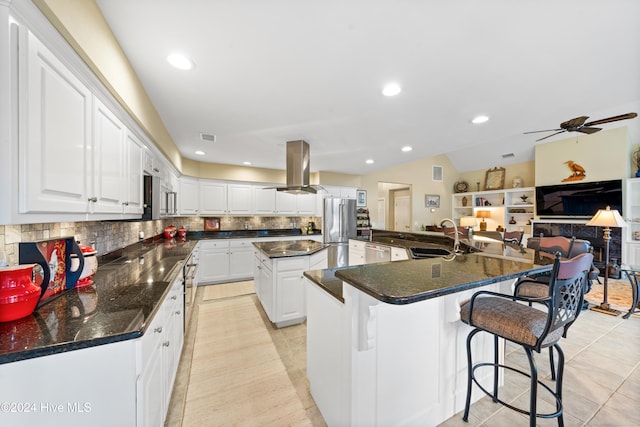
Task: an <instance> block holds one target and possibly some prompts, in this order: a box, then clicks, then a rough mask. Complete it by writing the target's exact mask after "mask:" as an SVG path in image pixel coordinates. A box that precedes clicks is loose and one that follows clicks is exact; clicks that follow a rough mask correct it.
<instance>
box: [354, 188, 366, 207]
mask: <svg viewBox="0 0 640 427" xmlns="http://www.w3.org/2000/svg"><path fill="white" fill-rule="evenodd" d="M356 206H367V190H357V191H356Z"/></svg>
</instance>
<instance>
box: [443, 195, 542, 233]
mask: <svg viewBox="0 0 640 427" xmlns="http://www.w3.org/2000/svg"><path fill="white" fill-rule="evenodd" d="M522 196H526V198H524V199H523V198H522ZM535 197H536V194H535V188H534V187H525V188H509V189H504V190H490V191H475V192H469V193H456V194H453V196H452V204H451V205H452V209H453V212H452V218H453V219H454V220H456V222H457V223H458V224H459V223H460V218H462V217H466V216H473V217H475V216H476V213H477V211H479V210H487V211H489V212H490V217H489V218H487V219H490V220H491V221H490V224H488V227H487V230H489V231H492V230H495V228H496V227H497V226H498V225H501V226H502V227H504V228H505V229H506V230H509V231H512V230H522V231H523V232H524V233H525V235H531V223H530V221H529V220H530V219H531V218H533V217H534V216H535V212H536V206H535ZM512 217H513V219H514V221H515V224H510V223H509V221H510V220H511V218H512ZM479 222H480V219H478V224H479ZM476 229H478V228H477V226H476Z"/></svg>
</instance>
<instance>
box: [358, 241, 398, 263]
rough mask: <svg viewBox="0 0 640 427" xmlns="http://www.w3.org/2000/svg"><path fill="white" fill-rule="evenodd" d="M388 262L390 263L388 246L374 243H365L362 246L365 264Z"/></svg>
mask: <svg viewBox="0 0 640 427" xmlns="http://www.w3.org/2000/svg"><path fill="white" fill-rule="evenodd" d="M388 261H391V248H390V247H389V246H382V245H376V244H375V243H367V244H366V245H365V246H364V262H365V264H372V263H374V262H388Z"/></svg>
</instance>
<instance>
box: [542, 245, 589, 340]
mask: <svg viewBox="0 0 640 427" xmlns="http://www.w3.org/2000/svg"><path fill="white" fill-rule="evenodd" d="M592 263H593V255H592V254H591V253H583V254H580V255H578V256H576V257H574V258H571V259H569V260H565V261H561V260H560V258H559V257H558V256H556V260H555V262H554V265H553V270H552V272H551V278H550V280H549V298H550V301H549V318H548V320H547V328H548V329H547V334H548V333H549V332H551V331H555V330H558V329H560V328H564V330H563V333H562V336H566V333H567V330H568V329H569V326H571V324H572V323H573V322H574V321H575V320H576V318H577V317H578V314H580V310H581V309H582V297H583V295H584V290H585V287H586V283H587V275H588V273H589V270H590V269H591V264H592ZM544 335H546V334H544Z"/></svg>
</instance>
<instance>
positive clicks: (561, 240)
mask: <svg viewBox="0 0 640 427" xmlns="http://www.w3.org/2000/svg"><path fill="white" fill-rule="evenodd" d="M574 240H575V237H572V238H570V239H569V238H568V237H564V236H553V237H540V243H539V248H538V249H539V250H541V251H543V252H549V253H553V254H555V253H556V252H560V256H562V257H563V258H569V257H571V250H572V249H573V241H574Z"/></svg>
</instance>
